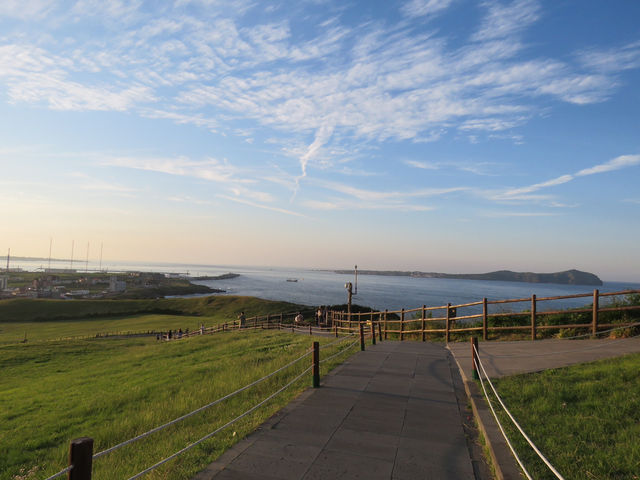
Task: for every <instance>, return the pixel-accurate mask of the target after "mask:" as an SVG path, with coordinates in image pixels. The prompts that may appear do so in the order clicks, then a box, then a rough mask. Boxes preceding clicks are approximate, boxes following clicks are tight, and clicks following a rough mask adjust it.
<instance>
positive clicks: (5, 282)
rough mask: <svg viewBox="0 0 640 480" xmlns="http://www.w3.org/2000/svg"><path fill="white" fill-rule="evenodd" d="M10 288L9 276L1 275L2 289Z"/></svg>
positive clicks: (0, 286) (0, 285)
mask: <svg viewBox="0 0 640 480" xmlns="http://www.w3.org/2000/svg"><path fill="white" fill-rule="evenodd" d="M8 288H9V277H0V290H7V289H8Z"/></svg>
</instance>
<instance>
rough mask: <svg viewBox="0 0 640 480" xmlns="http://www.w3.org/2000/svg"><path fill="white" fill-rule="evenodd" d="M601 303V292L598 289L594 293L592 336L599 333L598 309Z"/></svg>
mask: <svg viewBox="0 0 640 480" xmlns="http://www.w3.org/2000/svg"><path fill="white" fill-rule="evenodd" d="M599 303H600V292H599V291H598V289H597V288H596V289H595V290H594V291H593V313H592V315H591V334H592V335H595V334H596V333H598V308H599Z"/></svg>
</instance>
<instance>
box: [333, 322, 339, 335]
mask: <svg viewBox="0 0 640 480" xmlns="http://www.w3.org/2000/svg"><path fill="white" fill-rule="evenodd" d="M333 332H334V333H335V335H336V338H338V324H337V323H334V324H333Z"/></svg>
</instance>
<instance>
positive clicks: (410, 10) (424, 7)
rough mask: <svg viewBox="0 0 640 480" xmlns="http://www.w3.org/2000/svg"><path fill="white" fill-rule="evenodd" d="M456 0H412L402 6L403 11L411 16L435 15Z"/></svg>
mask: <svg viewBox="0 0 640 480" xmlns="http://www.w3.org/2000/svg"><path fill="white" fill-rule="evenodd" d="M453 1H454V0H410V1H409V2H407V3H406V4H404V5H403V6H402V8H401V11H402V13H404V14H405V15H407V16H410V17H422V16H425V15H434V14H436V13H440V12H441V11H443V10H446V9H447V8H449V6H450V5H451V4H452V3H453Z"/></svg>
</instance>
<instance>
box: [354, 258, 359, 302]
mask: <svg viewBox="0 0 640 480" xmlns="http://www.w3.org/2000/svg"><path fill="white" fill-rule="evenodd" d="M354 268H355V273H356V291H355V293H354V295H357V294H358V265H356V266H355V267H354Z"/></svg>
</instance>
